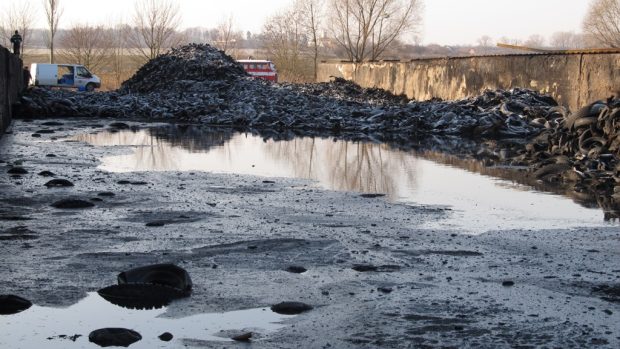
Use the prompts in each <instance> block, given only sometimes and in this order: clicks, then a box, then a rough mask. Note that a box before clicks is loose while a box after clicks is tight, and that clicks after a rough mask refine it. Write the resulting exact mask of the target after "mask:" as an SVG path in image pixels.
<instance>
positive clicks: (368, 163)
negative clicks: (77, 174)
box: [76, 126, 617, 233]
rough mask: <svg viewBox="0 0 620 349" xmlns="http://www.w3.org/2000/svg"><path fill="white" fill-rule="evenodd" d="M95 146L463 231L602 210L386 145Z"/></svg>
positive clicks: (143, 135) (109, 162) (167, 137)
mask: <svg viewBox="0 0 620 349" xmlns="http://www.w3.org/2000/svg"><path fill="white" fill-rule="evenodd" d="M76 139H78V140H80V141H84V142H88V143H90V144H93V145H97V146H132V150H131V152H130V153H129V154H126V155H118V156H109V157H105V158H103V159H102V164H101V166H100V168H102V169H104V170H107V171H112V172H132V171H207V172H216V173H236V174H246V175H256V176H265V177H289V178H306V179H311V180H314V181H316V183H318V185H320V186H321V187H323V188H326V189H331V190H342V191H355V192H364V193H385V194H386V195H387V196H388V198H389V199H390V200H393V201H399V202H406V203H415V204H420V205H437V206H443V207H447V208H449V209H450V212H449V215H448V217H447V219H445V220H440V221H438V222H428V223H426V226H427V227H428V228H449V229H456V230H460V231H463V232H468V233H483V232H485V231H490V230H498V229H499V230H505V229H544V228H570V227H580V226H603V225H608V224H617V223H613V222H612V223H609V222H605V221H604V219H603V218H604V212H603V211H602V210H601V209H598V208H587V207H584V206H582V205H579V204H577V203H576V202H574V201H573V200H571V199H570V198H568V197H566V196H562V195H557V194H551V193H548V192H542V191H538V190H536V189H534V188H532V187H530V186H525V185H521V184H517V183H516V182H514V181H510V180H504V179H498V178H496V177H491V176H486V175H481V174H479V173H476V172H471V171H468V170H465V169H462V168H458V167H453V166H449V165H444V164H440V163H438V162H435V161H431V160H428V159H426V158H424V157H422V156H420V155H419V154H417V153H415V152H410V151H400V150H397V149H393V148H392V147H390V146H388V145H386V144H375V143H363V142H349V141H341V140H333V139H320V138H295V139H293V140H287V141H274V140H264V139H263V138H261V137H258V136H255V135H251V134H241V133H232V132H226V131H221V132H217V131H214V130H212V129H211V130H207V129H201V128H194V127H189V128H182V129H177V128H176V127H173V126H169V127H162V128H154V129H143V130H138V131H130V130H123V131H115V132H101V133H96V134H84V135H80V136H77V137H76Z"/></svg>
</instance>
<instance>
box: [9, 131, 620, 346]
mask: <svg viewBox="0 0 620 349" xmlns="http://www.w3.org/2000/svg"><path fill="white" fill-rule="evenodd" d="M44 122H45V120H34V121H30V122H25V121H19V120H18V121H16V122H15V123H14V124H13V126H12V127H11V129H10V131H9V133H8V134H5V135H4V136H3V137H2V139H1V140H0V160H1V161H2V162H1V163H0V173H2V175H1V176H0V190H1V191H0V192H1V193H2V194H1V196H0V218H1V220H0V224H1V227H2V228H1V229H0V237H6V239H5V238H3V239H2V241H1V242H2V243H1V244H0V254H1V255H2V256H3V257H4V258H3V268H2V269H1V271H0V285H2V286H0V290H1V291H0V294H4V295H16V296H19V297H23V298H24V299H27V300H29V301H31V302H32V303H33V304H35V306H33V307H32V308H37V307H39V308H40V307H50V306H52V307H68V306H72V305H74V304H76V303H77V302H78V301H80V300H82V299H84V298H85V297H86V296H87V295H88V294H89V293H92V292H96V291H97V290H101V289H103V288H105V287H108V286H110V285H111V284H113V283H114V281H115V280H116V278H117V275H118V274H119V273H120V272H122V271H128V270H132V269H134V268H137V267H142V266H145V265H153V264H161V263H172V264H175V265H177V266H179V267H182V268H183V269H184V270H186V271H187V272H188V273H189V274H190V275H191V281H192V293H191V296H189V297H184V298H182V299H178V300H174V301H172V302H171V303H170V304H169V306H168V308H166V311H165V313H164V314H162V315H161V316H162V317H164V318H170V319H181V318H185V317H188V316H192V315H198V314H203V313H212V312H230V311H234V310H242V309H256V308H263V307H271V306H273V305H277V304H282V303H284V304H285V305H287V304H288V305H294V307H293V308H294V309H295V311H299V310H301V309H305V311H303V312H302V313H300V314H299V315H296V316H294V317H291V318H286V319H283V320H281V321H282V325H283V327H282V328H279V329H278V330H276V331H261V330H260V329H258V330H247V329H244V328H237V327H236V326H235V325H234V324H231V325H230V326H229V327H230V328H226V329H225V330H226V331H225V332H222V333H223V335H225V336H226V338H227V340H229V341H227V342H219V341H215V340H203V339H200V338H198V336H196V337H193V336H192V335H187V334H184V335H183V336H177V335H176V334H175V333H174V332H173V331H170V333H171V334H172V335H173V337H172V338H171V341H170V343H171V345H175V343H176V344H179V343H181V344H182V345H185V346H187V347H193V348H202V347H209V348H224V347H226V348H230V347H244V346H246V345H247V344H245V343H243V342H241V341H240V342H237V341H234V342H233V341H232V340H230V338H232V337H237V336H241V337H239V339H243V338H246V337H247V333H250V332H251V333H252V335H251V337H249V339H248V340H250V341H251V342H252V346H253V347H256V348H299V347H306V348H328V347H332V348H418V347H421V348H423V347H484V348H503V347H506V348H508V347H545V346H546V347H565V348H570V347H572V348H581V347H591V346H597V347H600V348H617V347H618V346H619V345H620V329H619V327H618V326H617V324H618V323H619V322H620V304H619V303H618V301H617V300H618V292H617V289H618V285H619V284H620V258H619V257H618V248H617V246H618V242H619V241H620V231H619V230H618V228H617V226H610V227H589V228H572V229H555V230H518V229H512V227H510V226H506V227H504V228H503V229H497V230H493V231H488V232H485V233H482V234H480V235H470V234H463V233H462V232H461V231H458V230H451V229H429V228H425V225H424V224H425V223H426V222H428V221H441V220H443V219H446V218H447V217H448V216H449V215H451V214H452V212H451V211H450V210H446V209H445V208H443V207H429V206H416V205H415V204H412V203H409V204H403V203H398V202H390V201H389V200H387V198H386V197H381V196H374V197H369V196H366V197H364V196H361V195H360V194H359V193H354V192H336V191H328V190H322V189H320V188H317V187H316V186H314V185H313V184H312V183H311V182H310V181H306V180H300V179H286V178H264V177H255V176H247V175H235V174H214V173H208V172H201V171H193V172H189V171H187V172H181V171H159V172H155V171H151V172H129V173H114V172H107V171H104V170H102V169H100V168H98V165H99V164H100V159H101V158H103V157H104V156H110V155H120V154H125V153H127V152H129V149H128V148H127V147H123V146H118V147H96V146H92V145H89V144H87V143H84V142H77V141H70V140H68V138H70V137H72V136H75V135H77V134H83V133H88V132H96V131H101V130H103V129H105V128H108V125H107V123H106V122H105V120H98V121H97V123H94V122H93V121H92V120H82V119H73V120H62V122H59V123H61V124H60V125H59V124H55V125H49V126H46V125H43V123H44ZM126 125H127V126H128V127H140V126H141V125H140V124H139V123H135V122H129V121H127V122H126ZM43 128H49V129H50V130H53V131H54V132H53V133H36V131H37V130H40V129H43ZM33 134H39V135H40V137H32V135H33ZM205 142H215V143H217V142H219V140H217V139H213V140H205ZM52 153H53V154H55V155H56V156H55V157H48V156H46V155H47V154H52ZM14 168H21V169H23V171H21V170H20V171H19V173H9V171H11V170H12V169H14ZM41 173H44V174H45V176H44V175H40V174H41ZM52 179H65V180H67V181H70V182H71V183H72V184H73V186H56V185H53V186H46V185H45V184H46V183H48V182H49V181H50V180H52ZM63 183H64V182H63ZM181 188H182V189H181ZM379 194H380V193H379ZM67 199H70V200H79V202H87V203H92V204H93V205H92V206H90V205H88V207H81V205H78V206H80V207H79V208H78V207H72V208H66V207H65V208H58V207H54V206H52V205H53V204H54V203H57V202H61V201H62V200H67ZM152 222H157V223H158V224H149V223H152ZM159 223H161V224H159ZM291 266H295V267H296V268H294V270H296V271H301V270H302V269H301V268H303V270H305V271H302V272H289V271H288V270H287V269H288V268H290V267H291ZM287 302H288V303H287ZM291 302H294V303H291ZM287 310H290V309H289V308H287ZM28 311H34V309H27V310H25V311H23V312H22V313H20V314H27V312H28ZM18 315H19V314H18ZM2 316H4V315H2ZM7 316H13V315H7ZM16 316H17V315H16ZM0 320H2V318H0ZM132 325H134V324H131V323H118V324H116V325H115V326H114V327H118V328H128V329H131V328H132ZM32 326H35V324H32ZM95 330H98V328H92V329H90V331H95ZM162 332H163V331H161V332H160V333H157V335H161V334H162ZM33 333H34V331H33ZM89 333H90V332H86V331H84V332H79V333H77V332H74V333H48V334H47V335H46V336H47V337H54V336H57V337H54V338H61V337H60V336H68V335H71V336H73V335H81V336H82V338H88V335H89ZM0 334H2V335H1V336H0V343H3V345H4V344H6V343H7V342H6V341H7V338H8V339H9V340H10V336H9V335H8V334H7V333H2V328H0ZM39 335H41V334H39ZM143 335H144V334H143ZM76 338H78V337H76ZM246 339H247V338H246ZM78 340H80V339H79V338H78ZM157 340H158V341H160V340H159V339H157ZM244 340H245V339H244ZM160 342H161V343H162V344H165V342H163V341H160ZM71 343H72V342H71V341H68V340H67V341H64V340H63V341H62V345H66V346H67V347H70V345H71ZM139 344H140V342H137V343H136V344H134V345H135V346H136V347H138V345H139ZM7 345H8V347H11V342H8V344H7Z"/></svg>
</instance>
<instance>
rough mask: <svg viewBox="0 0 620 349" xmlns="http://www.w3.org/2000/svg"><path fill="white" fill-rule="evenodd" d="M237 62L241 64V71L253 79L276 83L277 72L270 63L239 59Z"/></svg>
mask: <svg viewBox="0 0 620 349" xmlns="http://www.w3.org/2000/svg"><path fill="white" fill-rule="evenodd" d="M237 62H239V63H241V65H242V66H243V69H245V71H246V72H247V73H248V74H250V75H251V76H253V77H255V78H258V79H264V80H269V81H273V82H278V72H277V71H276V66H275V64H273V62H271V61H263V60H258V59H241V60H238V61H237Z"/></svg>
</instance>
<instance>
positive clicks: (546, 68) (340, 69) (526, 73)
mask: <svg viewBox="0 0 620 349" xmlns="http://www.w3.org/2000/svg"><path fill="white" fill-rule="evenodd" d="M318 70H319V71H318V79H319V81H329V78H330V76H337V77H343V78H345V79H348V80H353V81H355V82H356V83H358V84H359V85H361V86H364V87H380V88H383V89H386V90H389V91H391V92H393V93H395V94H402V93H404V94H406V95H407V96H408V97H409V98H413V99H416V100H428V99H430V98H433V97H438V98H441V99H445V100H454V99H462V98H466V97H470V96H475V95H479V94H480V93H481V92H482V91H484V90H485V89H497V88H501V89H510V88H514V87H523V88H530V89H534V90H537V91H540V92H543V93H549V94H551V95H552V96H553V97H554V98H555V99H556V100H557V101H558V102H559V103H560V104H562V105H565V106H568V107H569V108H571V109H573V110H574V109H575V108H578V107H580V106H582V105H584V104H586V103H589V102H592V101H594V100H597V99H603V98H606V97H609V96H610V95H611V94H613V93H614V92H616V91H618V90H620V53H607V54H600V53H599V54H545V55H534V54H531V55H510V56H488V57H463V58H438V59H420V60H412V61H409V62H402V61H400V62H399V61H395V62H394V61H390V62H384V61H381V62H369V63H362V64H357V65H356V64H353V63H350V62H329V61H328V62H322V63H321V64H320V65H319V69H318Z"/></svg>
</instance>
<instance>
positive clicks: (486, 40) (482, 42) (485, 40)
mask: <svg viewBox="0 0 620 349" xmlns="http://www.w3.org/2000/svg"><path fill="white" fill-rule="evenodd" d="M478 46H482V47H490V46H493V38H491V37H490V36H488V35H483V36H481V37H480V38H479V39H478Z"/></svg>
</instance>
